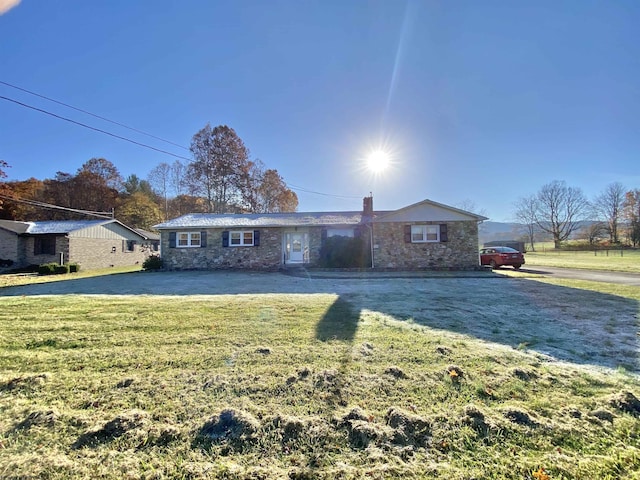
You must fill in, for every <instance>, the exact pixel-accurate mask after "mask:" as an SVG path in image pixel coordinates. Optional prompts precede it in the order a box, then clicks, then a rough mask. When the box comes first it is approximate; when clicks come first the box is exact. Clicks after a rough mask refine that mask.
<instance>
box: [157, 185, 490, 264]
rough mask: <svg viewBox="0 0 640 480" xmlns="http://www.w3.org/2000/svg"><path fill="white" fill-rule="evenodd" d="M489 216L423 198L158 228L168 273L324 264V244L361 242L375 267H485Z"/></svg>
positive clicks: (208, 217) (192, 219)
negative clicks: (390, 207)
mask: <svg viewBox="0 0 640 480" xmlns="http://www.w3.org/2000/svg"><path fill="white" fill-rule="evenodd" d="M485 219H486V218H485V217H482V216H480V215H476V214H473V213H470V212H466V211H463V210H459V209H456V208H453V207H449V206H446V205H442V204H439V203H436V202H433V201H430V200H424V201H423V202H419V203H416V204H413V205H410V206H408V207H404V208H401V209H399V210H394V211H374V210H373V200H372V198H371V197H367V198H365V200H364V208H363V210H362V211H358V212H354V211H350V212H311V213H305V212H294V213H272V214H206V213H200V214H189V215H184V216H182V217H178V218H176V219H173V220H170V221H168V222H165V223H161V224H159V225H156V226H155V227H154V228H156V229H158V230H159V231H160V251H161V255H162V259H163V263H164V267H165V268H166V269H169V270H189V269H194V270H199V269H244V270H278V269H281V268H287V267H295V266H308V267H314V266H318V262H319V260H320V248H321V246H322V245H323V243H324V242H325V239H326V238H328V237H331V236H336V235H341V236H347V237H354V236H355V237H361V238H362V239H363V240H364V241H365V242H366V245H367V248H368V249H370V252H371V265H370V267H371V268H377V269H389V270H424V269H431V270H444V269H456V270H470V269H476V268H478V265H479V261H478V222H480V221H482V220H485Z"/></svg>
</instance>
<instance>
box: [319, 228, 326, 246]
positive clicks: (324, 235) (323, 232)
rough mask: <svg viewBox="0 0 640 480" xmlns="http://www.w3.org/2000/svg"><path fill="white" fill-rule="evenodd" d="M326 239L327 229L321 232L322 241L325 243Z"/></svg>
mask: <svg viewBox="0 0 640 480" xmlns="http://www.w3.org/2000/svg"><path fill="white" fill-rule="evenodd" d="M326 239H327V229H326V228H323V229H322V231H321V232H320V241H321V242H322V243H324V241H325V240H326Z"/></svg>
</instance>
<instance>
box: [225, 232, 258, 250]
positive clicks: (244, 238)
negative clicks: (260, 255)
mask: <svg viewBox="0 0 640 480" xmlns="http://www.w3.org/2000/svg"><path fill="white" fill-rule="evenodd" d="M253 244H254V238H253V230H232V231H230V232H229V246H230V247H252V246H253Z"/></svg>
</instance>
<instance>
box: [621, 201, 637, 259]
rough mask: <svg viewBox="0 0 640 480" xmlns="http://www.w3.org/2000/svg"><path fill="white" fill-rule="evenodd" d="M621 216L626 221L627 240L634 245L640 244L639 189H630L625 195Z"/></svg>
mask: <svg viewBox="0 0 640 480" xmlns="http://www.w3.org/2000/svg"><path fill="white" fill-rule="evenodd" d="M623 217H624V219H625V221H626V222H627V223H628V225H629V226H628V231H627V232H628V233H627V236H628V237H629V241H630V242H631V244H632V245H633V246H634V247H637V246H638V245H640V190H637V189H636V190H630V191H628V192H627V193H626V195H625V200H624V205H623Z"/></svg>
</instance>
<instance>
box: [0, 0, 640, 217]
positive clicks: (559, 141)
mask: <svg viewBox="0 0 640 480" xmlns="http://www.w3.org/2000/svg"><path fill="white" fill-rule="evenodd" d="M7 1H8V0H1V1H0V5H1V4H2V3H3V2H4V3H6V2H7ZM638 25H640V2H638V1H636V0H619V1H615V2H611V1H590V0H579V1H570V0H564V1H557V0H553V1H545V0H542V1H531V2H524V1H516V2H513V1H506V0H505V1H490V0H487V1H476V0H460V1H448V0H446V1H445V0H442V1H435V0H434V1H429V0H424V1H402V0H386V1H375V0H371V1H364V0H340V1H332V0H322V1H320V0H317V1H311V0H290V1H257V0H243V1H210V0H189V1H184V2H178V1H169V0H154V1H153V2H151V1H137V2H135V1H134V2H131V1H125V0H108V1H107V0H105V1H101V0H95V1H86V0H65V1H36V0H23V1H22V2H21V3H18V4H17V5H16V6H15V7H14V8H12V9H9V10H8V11H6V12H4V14H3V15H1V16H0V65H2V67H1V68H0V81H2V82H6V83H9V84H13V85H16V86H19V87H21V88H24V89H28V90H31V91H34V92H37V93H39V94H41V95H45V96H47V97H51V98H53V99H56V100H58V101H61V102H65V103H67V104H70V105H73V106H76V107H79V108H82V109H84V110H87V111H90V112H92V113H95V114H98V115H101V116H104V117H107V118H109V119H112V120H115V121H118V122H120V123H123V124H126V125H128V126H131V127H135V128H137V129H140V130H143V131H145V132H149V133H151V134H153V135H155V136H157V137H161V138H163V139H167V140H170V141H172V142H175V143H177V144H179V145H183V146H185V147H188V146H189V143H190V140H191V137H192V136H193V134H194V133H196V132H197V131H198V130H199V129H201V128H202V127H203V126H204V125H205V124H206V123H207V122H209V123H211V125H212V126H215V125H220V124H226V125H229V126H231V127H233V128H234V129H235V130H236V132H237V133H238V135H239V136H240V137H241V138H242V139H243V140H244V142H245V144H246V146H247V147H248V148H249V149H250V151H251V156H252V158H258V159H260V160H262V161H263V162H264V163H265V164H266V165H267V167H269V168H276V169H277V170H278V171H279V172H280V173H281V175H282V176H283V177H284V179H285V181H286V182H288V183H289V184H291V185H295V186H297V187H303V188H304V189H307V190H311V191H316V192H322V193H326V194H330V195H316V194H311V193H307V192H304V191H297V193H298V197H299V200H300V206H299V210H300V211H317V210H355V209H359V208H360V207H361V205H362V200H361V199H362V197H363V196H364V195H366V194H367V193H368V192H370V191H371V192H373V195H374V206H375V207H376V208H377V209H394V208H399V207H402V206H405V205H408V204H411V203H415V202H418V201H420V200H423V199H425V198H429V199H431V200H435V201H437V202H441V203H446V204H450V205H460V204H461V203H462V202H466V203H469V202H471V203H473V204H475V206H476V210H481V211H483V212H484V213H485V214H486V215H487V216H489V217H490V218H491V219H492V220H497V221H502V220H509V219H510V217H511V210H512V207H511V205H512V203H513V202H514V201H515V200H516V199H517V198H518V197H520V196H524V195H528V194H531V193H534V192H536V191H537V190H538V189H539V188H540V187H541V186H542V185H544V184H545V183H548V182H550V181H553V180H565V181H566V182H567V183H568V184H569V185H571V186H575V187H580V188H582V189H583V191H584V192H585V194H586V195H587V196H589V197H592V196H594V195H596V194H598V193H599V192H601V191H602V190H603V189H604V188H605V187H606V185H608V184H609V183H611V182H615V181H618V182H621V183H623V184H624V185H625V186H627V187H629V188H640V161H639V159H638V153H639V152H640V29H639V28H638ZM0 96H3V97H8V98H11V99H14V100H17V101H20V102H23V103H26V104H29V105H32V106H34V107H37V108H41V109H45V110H48V111H51V112H54V113H56V114H57V115H61V116H64V117H68V118H71V119H73V120H76V121H79V122H83V123H86V124H89V125H91V126H93V127H96V128H100V129H103V130H107V131H109V132H112V133H114V134H116V135H121V136H125V137H128V138H130V139H132V140H135V141H138V142H141V143H147V144H149V145H152V146H154V147H156V148H159V149H162V150H168V151H170V152H172V153H174V154H176V155H180V156H187V157H188V156H189V152H188V150H184V149H181V148H179V147H176V146H173V145H170V144H166V143H162V142H160V141H157V140H155V139H152V138H149V137H145V136H142V135H140V134H137V133H135V132H132V131H129V130H126V129H123V128H121V127H118V126H116V125H112V124H109V123H107V122H104V121H101V120H99V119H96V118H93V117H90V116H87V115H84V114H81V113H79V112H77V111H73V110H70V109H67V108H64V107H62V106H60V105H56V104H53V103H50V102H47V101H45V100H43V99H41V98H38V97H34V96H32V95H28V94H26V93H25V92H21V91H19V90H16V89H13V88H10V87H8V86H6V85H3V84H0ZM381 144H382V145H385V146H386V148H387V149H389V150H390V151H391V152H392V155H393V160H394V162H393V165H392V166H391V168H389V169H388V170H386V171H385V172H384V173H383V174H380V175H377V176H374V175H372V174H371V173H370V172H368V171H367V170H366V169H364V168H363V161H362V160H363V157H365V156H366V154H367V152H368V150H369V149H370V148H372V147H373V146H377V145H381ZM92 157H104V158H107V159H108V160H110V161H111V162H113V163H114V164H115V165H116V166H117V167H118V169H119V170H120V172H121V173H122V174H123V175H124V176H125V177H126V176H128V175H130V174H136V175H138V176H139V177H142V178H145V177H146V176H147V174H148V173H149V171H150V170H151V169H152V168H153V167H155V166H156V165H158V164H159V163H161V162H168V163H171V162H173V160H174V158H173V157H171V156H168V155H165V154H161V153H159V152H156V151H153V150H149V149H146V148H142V147H139V146H136V145H133V144H130V143H127V142H124V141H122V140H118V139H116V138H113V137H110V136H107V135H104V134H100V133H98V132H95V131H91V130H88V129H85V128H82V127H79V126H77V125H73V124H71V123H68V122H64V121H61V120H59V119H56V118H53V117H50V116H48V115H44V114H42V113H39V112H36V111H33V110H30V109H28V108H25V107H23V106H20V105H17V104H15V103H12V102H9V101H7V100H2V99H0V159H3V160H5V161H6V162H8V163H9V164H10V165H11V168H10V169H8V171H7V173H8V174H9V178H10V179H11V180H24V179H27V178H29V177H32V176H33V177H36V178H39V179H44V178H51V177H53V176H54V175H55V173H56V172H57V171H62V172H68V173H75V171H76V170H77V169H78V168H79V167H80V166H81V165H82V164H83V163H84V162H85V161H87V160H88V159H90V158H92Z"/></svg>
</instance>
